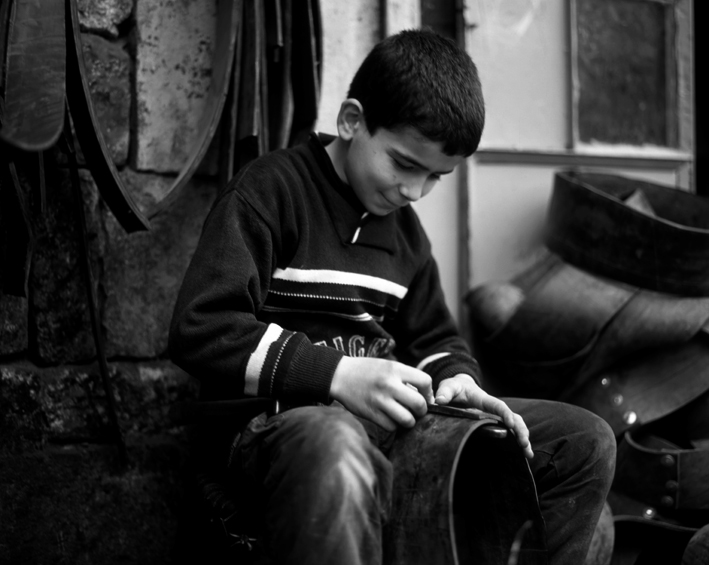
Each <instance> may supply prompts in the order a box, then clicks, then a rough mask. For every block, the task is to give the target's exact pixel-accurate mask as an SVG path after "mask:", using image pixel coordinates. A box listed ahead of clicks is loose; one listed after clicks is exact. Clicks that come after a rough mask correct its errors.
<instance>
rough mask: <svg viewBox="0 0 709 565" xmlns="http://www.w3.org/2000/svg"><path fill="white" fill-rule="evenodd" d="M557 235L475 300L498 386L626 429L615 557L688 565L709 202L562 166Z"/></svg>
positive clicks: (703, 498) (550, 228) (552, 224)
mask: <svg viewBox="0 0 709 565" xmlns="http://www.w3.org/2000/svg"><path fill="white" fill-rule="evenodd" d="M545 243H546V248H545V249H544V250H543V252H542V253H541V255H540V257H539V258H538V260H537V261H536V262H535V263H534V264H532V265H531V266H530V267H528V268H527V269H525V270H524V271H523V272H521V273H519V274H517V275H516V276H515V277H513V278H512V279H510V280H509V281H505V282H501V283H487V284H485V285H481V286H479V287H477V288H474V289H472V291H471V292H470V293H469V295H468V296H467V303H468V305H469V306H470V309H471V318H472V322H473V326H474V327H475V328H477V331H478V336H477V339H478V341H477V344H476V345H477V351H476V352H477V354H478V358H479V360H480V361H481V364H482V366H483V369H484V372H485V374H486V375H487V376H488V377H489V378H490V379H491V387H490V388H492V389H493V390H494V391H495V392H497V393H498V394H505V395H522V396H532V397H541V398H553V399H557V400H562V401H567V402H570V403H572V404H577V405H579V406H583V407H585V408H587V409H589V410H591V411H592V412H595V413H596V414H598V415H600V416H602V417H603V418H604V419H605V420H606V421H607V422H608V423H609V424H610V426H611V427H612V428H613V430H614V432H615V434H616V437H617V439H618V457H617V465H616V475H615V480H614V484H613V488H612V491H611V494H610V496H609V498H608V502H609V504H610V507H611V509H612V513H613V520H614V526H615V548H614V552H613V560H612V562H611V563H612V565H631V564H635V563H650V562H652V563H667V564H677V565H679V563H680V561H681V560H682V559H683V554H684V552H685V550H686V551H687V552H688V553H687V559H690V558H691V554H692V552H694V553H695V554H696V553H697V552H700V551H702V550H703V548H702V545H701V544H702V543H703V542H702V541H701V540H699V541H696V542H695V544H694V546H693V547H691V546H690V545H689V541H690V539H691V538H692V537H693V536H694V535H696V534H697V532H698V531H699V530H700V528H702V527H704V526H705V525H706V524H707V523H709V200H707V199H704V198H701V197H698V196H696V195H694V194H690V193H687V192H683V191H680V190H677V189H673V188H670V187H665V186H662V185H656V184H654V183H649V182H645V181H639V180H634V179H629V178H625V177H621V176H617V175H606V174H592V173H581V172H574V171H563V172H560V173H557V175H556V176H555V182H554V187H553V193H552V197H551V201H550V204H549V209H548V216H547V225H546V234H545ZM685 561H686V560H685Z"/></svg>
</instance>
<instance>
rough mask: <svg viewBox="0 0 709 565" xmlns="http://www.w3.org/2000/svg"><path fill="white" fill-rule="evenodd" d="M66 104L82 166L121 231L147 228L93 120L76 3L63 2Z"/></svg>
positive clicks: (99, 128)
mask: <svg viewBox="0 0 709 565" xmlns="http://www.w3.org/2000/svg"><path fill="white" fill-rule="evenodd" d="M66 10H67V12H66V21H67V24H68V28H69V29H68V32H67V50H66V54H67V70H66V71H67V101H68V103H69V110H70V112H71V117H72V122H73V123H74V128H75V130H76V136H77V138H78V140H79V143H80V144H81V149H82V151H83V153H84V157H85V158H86V163H87V164H88V166H89V168H90V169H91V175H92V176H93V178H94V181H95V182H96V187H97V188H98V190H99V192H100V193H101V196H102V197H103V199H104V200H105V201H106V204H108V207H109V208H110V209H111V212H113V215H114V216H115V217H116V219H117V220H118V222H119V223H120V224H121V226H122V227H123V229H124V230H125V231H126V232H128V233H131V232H135V231H141V230H148V229H150V223H149V222H148V219H147V218H146V217H145V216H144V215H143V213H142V212H141V211H140V210H139V209H138V206H137V205H136V204H135V202H134V201H133V198H132V197H131V195H130V193H129V192H128V190H127V189H126V187H125V185H124V184H123V181H122V180H121V177H120V176H119V174H118V170H117V169H116V166H115V165H114V164H113V158H112V157H111V154H110V153H109V151H108V147H107V146H106V142H105V141H104V139H103V134H102V133H101V126H100V125H99V124H98V120H97V119H96V113H95V112H94V108H93V104H92V102H91V93H90V92H89V84H88V80H87V73H86V68H85V66H84V56H83V52H82V48H81V31H80V29H79V14H78V10H77V7H76V0H67V2H66Z"/></svg>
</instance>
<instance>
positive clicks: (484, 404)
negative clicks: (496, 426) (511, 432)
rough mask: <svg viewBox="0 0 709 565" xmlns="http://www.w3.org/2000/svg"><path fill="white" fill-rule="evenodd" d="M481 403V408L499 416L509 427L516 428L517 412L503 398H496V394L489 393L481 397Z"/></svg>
mask: <svg viewBox="0 0 709 565" xmlns="http://www.w3.org/2000/svg"><path fill="white" fill-rule="evenodd" d="M480 404H481V406H480V408H481V409H482V410H484V411H485V412H489V413H490V414H495V415H497V416H499V417H500V418H502V421H503V422H504V424H505V425H506V426H507V427H508V428H514V426H515V418H514V417H515V414H514V412H512V410H510V408H509V406H507V404H505V403H504V402H503V401H502V400H500V399H499V398H495V397H494V396H490V395H489V394H485V396H484V397H483V398H482V399H481V402H480Z"/></svg>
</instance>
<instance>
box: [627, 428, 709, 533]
mask: <svg viewBox="0 0 709 565" xmlns="http://www.w3.org/2000/svg"><path fill="white" fill-rule="evenodd" d="M613 488H614V489H617V490H619V491H621V492H623V493H624V494H626V495H628V496H630V497H632V498H634V499H636V500H639V501H641V502H643V503H644V504H647V505H648V506H649V507H652V508H654V509H657V510H659V511H660V512H662V511H665V512H668V513H671V512H673V511H682V510H705V511H708V512H706V513H705V517H706V519H707V522H709V449H682V448H680V447H679V446H677V445H675V444H673V443H671V442H669V441H668V440H666V439H664V438H662V437H659V436H655V435H652V434H651V433H647V432H645V431H644V430H643V428H640V429H639V430H635V431H627V432H625V435H624V437H623V441H622V442H620V444H619V445H618V459H617V464H616V475H615V480H614V483H613Z"/></svg>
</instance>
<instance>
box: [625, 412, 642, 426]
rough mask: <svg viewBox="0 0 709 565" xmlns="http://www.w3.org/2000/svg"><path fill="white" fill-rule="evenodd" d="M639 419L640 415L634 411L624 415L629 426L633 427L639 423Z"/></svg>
mask: <svg viewBox="0 0 709 565" xmlns="http://www.w3.org/2000/svg"><path fill="white" fill-rule="evenodd" d="M637 419H638V415H637V414H636V413H635V412H633V411H632V410H628V411H627V412H626V413H625V414H623V421H624V422H625V423H626V424H628V425H629V426H632V425H633V424H634V423H635V422H636V421H637Z"/></svg>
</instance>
